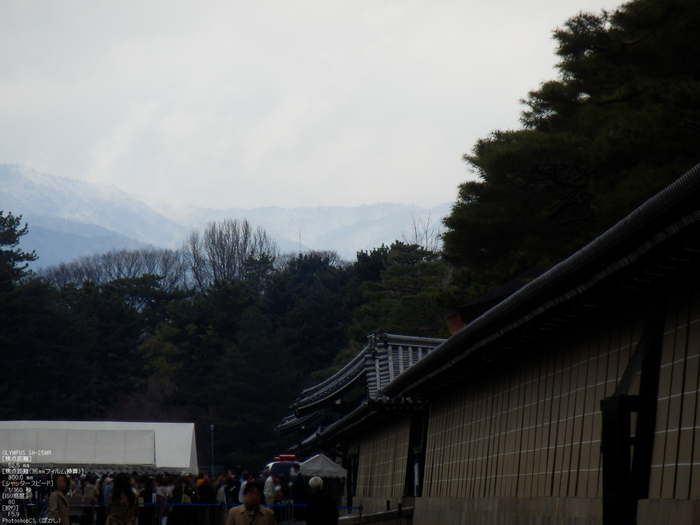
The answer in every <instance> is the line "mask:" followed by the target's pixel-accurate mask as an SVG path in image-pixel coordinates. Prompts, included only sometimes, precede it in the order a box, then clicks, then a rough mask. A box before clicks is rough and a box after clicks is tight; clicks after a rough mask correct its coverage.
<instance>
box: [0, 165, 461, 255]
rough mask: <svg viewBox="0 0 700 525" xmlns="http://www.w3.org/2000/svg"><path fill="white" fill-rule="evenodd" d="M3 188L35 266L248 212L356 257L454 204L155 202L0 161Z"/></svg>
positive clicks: (280, 230) (176, 234) (256, 221)
mask: <svg viewBox="0 0 700 525" xmlns="http://www.w3.org/2000/svg"><path fill="white" fill-rule="evenodd" d="M0 188H2V191H1V192H0V210H4V211H6V212H7V211H11V212H12V213H14V214H16V215H19V214H22V215H23V221H26V222H28V223H29V234H28V235H27V236H26V237H24V238H23V241H22V248H23V249H29V250H31V249H36V251H37V254H38V255H39V257H40V259H39V261H37V263H35V265H36V266H37V267H39V266H48V265H52V264H57V263H59V262H62V261H65V262H67V261H70V260H72V259H74V258H76V257H78V256H81V255H89V254H92V253H96V252H103V251H108V250H110V249H115V248H116V249H120V248H129V249H133V248H137V247H144V246H148V245H151V246H156V247H165V248H178V247H180V246H181V244H182V242H183V241H184V240H185V238H186V237H187V236H188V235H189V233H190V232H191V231H192V230H193V229H202V228H203V227H204V226H206V225H207V224H208V223H209V222H212V221H218V220H221V219H224V218H232V219H245V218H247V219H248V220H249V221H250V222H251V223H252V224H253V225H255V226H262V227H263V228H265V229H266V230H267V232H268V234H269V235H270V236H271V237H273V238H274V239H275V241H277V243H278V245H279V246H280V249H281V250H282V251H283V252H296V251H298V250H299V249H301V250H303V251H305V250H309V249H315V250H335V251H337V252H338V253H339V254H340V255H341V256H342V257H344V258H346V259H349V260H352V259H354V257H355V254H356V253H357V251H359V250H368V249H371V248H374V247H377V246H380V245H381V244H382V243H384V244H389V243H391V242H393V241H394V240H397V239H399V240H400V239H402V236H403V234H404V233H406V234H408V232H409V231H410V228H411V221H412V219H413V217H416V218H420V219H423V220H425V219H426V218H427V217H428V216H430V217H431V220H433V221H434V222H436V223H437V222H438V221H439V220H440V219H441V218H442V217H444V216H445V215H446V214H447V213H448V212H449V210H450V204H443V205H441V206H437V207H435V208H431V209H423V208H419V207H417V206H411V205H406V204H391V203H380V204H371V205H364V206H357V207H341V206H327V207H317V208H281V207H266V208H254V209H244V208H227V209H206V208H199V207H196V206H174V205H161V206H154V207H151V206H148V205H147V204H145V203H144V202H142V201H140V200H138V199H136V198H134V197H132V196H131V195H129V194H127V193H125V192H123V191H121V190H118V189H117V188H114V187H109V186H98V185H94V184H89V183H87V182H83V181H80V180H76V179H70V178H67V177H57V176H54V175H47V174H44V173H40V172H38V171H36V170H33V169H31V168H26V167H24V166H19V165H13V164H0ZM300 236H301V242H300Z"/></svg>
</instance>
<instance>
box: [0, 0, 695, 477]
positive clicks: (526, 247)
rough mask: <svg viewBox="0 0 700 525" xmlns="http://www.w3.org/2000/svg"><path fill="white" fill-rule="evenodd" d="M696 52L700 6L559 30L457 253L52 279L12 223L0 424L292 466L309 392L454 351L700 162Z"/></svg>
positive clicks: (250, 254)
mask: <svg viewBox="0 0 700 525" xmlns="http://www.w3.org/2000/svg"><path fill="white" fill-rule="evenodd" d="M699 32H700V4H698V3H697V2H695V1H690V0H635V1H633V2H630V3H628V4H625V5H624V6H622V7H621V8H619V9H617V10H615V11H613V12H610V13H603V14H600V15H594V14H587V13H582V14H579V15H577V16H575V17H573V18H572V19H570V20H568V21H567V22H566V23H565V24H564V26H563V27H562V28H560V29H558V30H556V31H555V33H554V38H555V40H556V42H557V45H558V50H557V53H558V55H559V57H560V63H559V66H558V69H559V77H558V78H557V79H556V80H553V81H550V82H545V83H543V84H542V85H541V86H540V87H539V89H537V90H535V91H532V92H531V93H530V94H528V95H527V96H526V98H525V99H524V104H525V110H524V111H523V114H522V127H521V128H520V129H517V130H507V131H496V132H493V133H492V134H491V135H489V136H488V137H486V138H484V139H482V140H480V141H478V142H477V144H476V145H475V146H474V148H473V151H472V152H471V154H468V155H465V161H466V162H467V164H468V166H470V168H471V169H472V171H473V173H474V174H475V175H476V176H477V178H476V180H472V181H468V182H465V183H464V184H462V185H461V186H460V191H459V196H458V199H457V201H456V203H455V205H454V207H453V209H452V212H451V214H450V215H449V216H448V217H447V218H446V220H445V226H446V227H447V231H446V232H445V233H444V235H443V237H442V239H443V241H444V249H443V250H442V252H441V251H439V247H438V245H437V244H435V243H434V239H435V237H434V235H429V234H428V232H427V230H428V227H427V226H426V227H425V228H423V231H418V230H417V229H416V228H415V225H414V232H413V233H414V235H413V239H412V240H417V241H418V242H412V240H409V241H407V242H396V243H394V244H392V245H391V246H381V247H377V248H376V249H374V250H371V251H369V252H360V253H358V254H357V258H356V260H355V261H353V262H343V261H340V260H339V259H338V258H337V256H336V255H335V254H333V253H323V252H321V253H304V254H299V255H293V256H280V254H279V253H278V250H277V248H276V247H275V245H274V243H273V242H272V241H271V240H270V239H269V238H268V237H267V235H266V233H265V232H264V231H263V230H260V229H254V228H253V227H251V226H250V225H249V224H247V223H246V222H236V221H225V222H223V223H219V224H213V225H210V226H209V227H208V228H207V229H206V230H205V231H204V232H202V233H194V234H193V235H192V236H191V237H190V238H189V239H188V241H187V242H186V243H185V245H184V246H183V249H182V250H180V251H168V250H143V251H137V252H113V253H109V254H104V255H96V256H93V257H87V258H82V259H80V260H78V261H74V262H73V263H69V264H65V265H60V266H59V267H55V268H51V269H47V270H45V271H44V272H42V273H41V275H38V276H37V275H31V274H28V273H27V271H26V268H24V264H25V263H26V261H31V260H32V259H33V258H34V257H35V255H34V254H27V253H24V252H22V251H21V250H19V249H18V248H17V242H18V239H19V238H20V237H21V235H22V234H23V233H25V230H24V229H23V225H22V224H21V221H20V220H19V219H18V217H16V216H13V215H12V214H1V213H0V365H1V366H2V371H3V382H2V383H0V395H1V396H2V399H3V403H2V404H0V418H3V419H8V418H46V419H60V418H70V419H129V420H139V419H141V420H159V421H181V420H193V421H196V422H197V425H198V431H199V437H200V453H202V454H203V456H202V458H204V457H207V454H208V452H209V451H208V445H207V443H208V434H207V432H208V427H209V424H210V423H214V424H215V425H216V429H217V431H216V433H215V436H216V444H215V450H216V453H217V459H216V461H217V463H219V464H221V465H227V466H232V467H236V466H238V465H241V466H244V467H247V468H251V469H257V468H259V466H260V465H261V464H263V462H265V461H267V460H269V458H270V457H271V456H272V455H274V454H279V453H280V452H282V451H283V450H284V447H285V446H286V444H287V443H284V442H283V441H281V440H279V438H276V436H275V434H274V432H273V431H272V429H273V427H274V426H275V424H276V423H277V422H278V421H279V419H280V418H281V417H282V416H284V415H286V414H287V413H288V406H289V405H290V404H291V402H292V401H293V400H294V398H295V397H296V396H297V395H298V393H299V391H300V390H301V389H302V388H304V387H305V386H308V385H310V384H312V383H314V382H315V381H317V380H318V379H321V378H323V377H325V376H327V374H329V373H331V372H332V371H333V370H336V369H337V368H338V367H339V366H341V365H342V364H343V363H344V362H345V361H347V360H348V359H349V358H350V357H352V356H353V355H354V354H355V353H356V352H357V351H358V349H359V348H360V347H361V345H362V344H363V342H364V340H365V337H366V336H367V334H369V333H371V332H373V331H375V330H377V329H382V330H386V331H388V332H395V333H402V334H407V335H423V336H442V335H446V332H445V330H446V327H445V323H444V320H443V318H442V315H443V314H444V313H447V312H449V311H451V310H452V309H454V307H455V306H456V305H458V304H459V303H462V302H466V301H468V300H470V299H473V298H475V297H477V296H479V295H480V294H482V293H485V292H488V291H490V290H492V289H494V288H496V287H498V286H500V285H502V284H503V283H505V282H506V281H508V280H510V279H512V278H513V277H515V276H516V275H519V274H520V273H522V272H523V271H525V270H527V269H529V268H531V267H533V266H535V265H537V266H539V267H540V268H543V269H547V268H549V267H551V266H552V265H553V264H556V263H557V262H558V261H560V260H562V259H563V258H565V257H566V256H568V255H570V254H571V253H573V252H574V251H575V250H576V249H578V248H580V247H581V246H583V245H584V244H585V243H586V242H588V241H590V240H591V239H592V238H593V237H595V236H596V235H597V234H599V233H601V232H602V231H604V230H605V229H606V228H608V227H610V226H611V225H612V224H614V223H615V222H616V221H617V220H619V219H621V218H622V217H624V216H625V215H626V214H628V213H629V212H630V211H631V210H632V209H633V208H634V207H636V206H637V205H639V204H640V203H641V202H643V201H644V200H645V199H647V198H649V197H650V196H652V195H653V194H654V193H656V192H658V191H659V190H660V189H661V188H663V187H664V186H665V185H667V184H669V183H670V182H672V181H673V180H675V179H676V178H677V177H679V176H680V175H682V174H683V173H684V172H685V171H686V170H687V169H688V168H690V167H691V166H692V165H694V164H696V163H698V162H700V61H699V60H698V59H697V57H698V56H700V39H698V38H697V34H698V33H699ZM426 183H429V181H426ZM12 211H13V212H15V213H21V211H22V210H12ZM29 226H30V227H31V225H29ZM407 226H409V225H407ZM39 255H41V254H39ZM117 399H119V400H120V401H119V402H117V401H116V400H117ZM125 399H126V401H124V400H125ZM203 462H204V461H203Z"/></svg>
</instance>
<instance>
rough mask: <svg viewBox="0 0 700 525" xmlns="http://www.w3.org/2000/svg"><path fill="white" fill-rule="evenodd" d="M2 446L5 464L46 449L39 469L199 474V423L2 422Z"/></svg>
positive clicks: (37, 460) (36, 463) (35, 461)
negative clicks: (196, 438) (21, 455)
mask: <svg viewBox="0 0 700 525" xmlns="http://www.w3.org/2000/svg"><path fill="white" fill-rule="evenodd" d="M0 450H2V451H6V452H8V454H7V455H8V456H9V457H10V458H11V459H10V460H8V459H7V457H3V458H2V462H3V463H7V462H9V461H13V459H12V458H14V460H16V459H17V458H16V456H17V454H10V453H11V452H13V451H14V452H22V451H24V452H25V454H27V453H28V452H29V451H44V453H43V454H41V455H39V454H35V455H33V456H31V460H30V462H31V464H32V465H33V466H37V467H41V466H46V467H58V466H61V467H71V466H74V467H80V468H83V469H85V470H122V469H136V470H151V471H155V472H171V473H185V472H189V473H192V474H197V473H198V469H197V449H196V443H195V434H194V423H131V422H124V421H0ZM46 452H48V453H46ZM3 456H6V455H5V454H4V453H3Z"/></svg>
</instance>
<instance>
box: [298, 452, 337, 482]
mask: <svg viewBox="0 0 700 525" xmlns="http://www.w3.org/2000/svg"><path fill="white" fill-rule="evenodd" d="M300 470H301V473H302V474H303V475H304V476H307V477H313V476H318V477H321V478H346V477H347V475H348V471H347V470H345V469H344V468H343V467H341V466H340V465H338V464H337V463H336V462H335V461H333V460H332V459H329V458H327V457H326V456H324V455H323V454H318V455H316V456H314V457H312V458H309V459H307V460H306V461H304V462H303V463H302V464H301V465H300Z"/></svg>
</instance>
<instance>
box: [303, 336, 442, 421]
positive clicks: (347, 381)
mask: <svg viewBox="0 0 700 525" xmlns="http://www.w3.org/2000/svg"><path fill="white" fill-rule="evenodd" d="M443 342H444V339H437V338H432V337H415V336H406V335H397V334H385V333H383V332H378V333H377V334H372V335H371V336H370V337H369V338H368V342H367V345H365V347H364V348H363V349H362V351H360V352H359V353H358V354H357V355H356V356H355V357H354V358H353V359H352V360H351V361H350V362H349V363H348V364H347V365H345V366H344V367H343V368H341V369H340V370H339V371H338V372H336V373H335V374H333V375H332V376H331V377H330V378H328V379H326V380H325V381H323V382H322V383H319V384H318V385H315V386H313V387H311V388H307V389H306V390H304V391H303V392H302V396H303V397H300V398H299V399H297V401H296V402H295V403H294V404H293V405H292V406H291V408H292V409H293V410H294V413H295V415H297V416H298V417H301V416H303V415H306V414H309V413H311V412H314V411H316V410H318V409H319V408H321V407H322V406H324V405H326V404H329V403H331V402H333V401H334V400H336V399H339V398H341V397H342V396H343V395H345V394H347V393H348V392H351V391H352V390H353V389H355V388H356V387H358V386H359V385H360V383H361V382H362V380H364V378H365V370H366V363H367V359H368V352H371V351H372V350H373V349H376V348H377V347H378V345H387V346H402V347H420V348H429V349H430V351H432V350H433V349H434V348H435V347H437V346H439V345H440V344H442V343H443ZM377 379H378V378H377Z"/></svg>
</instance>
